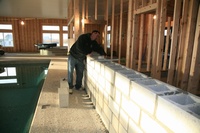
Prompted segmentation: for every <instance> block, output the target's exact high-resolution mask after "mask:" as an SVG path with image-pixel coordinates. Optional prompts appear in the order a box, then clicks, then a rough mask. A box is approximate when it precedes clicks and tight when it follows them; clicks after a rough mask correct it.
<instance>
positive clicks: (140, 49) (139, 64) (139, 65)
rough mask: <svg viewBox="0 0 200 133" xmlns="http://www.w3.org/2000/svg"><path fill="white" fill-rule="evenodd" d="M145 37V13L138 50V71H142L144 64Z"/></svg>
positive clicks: (142, 19) (141, 21)
mask: <svg viewBox="0 0 200 133" xmlns="http://www.w3.org/2000/svg"><path fill="white" fill-rule="evenodd" d="M143 39H144V14H141V17H140V37H139V52H138V69H137V70H138V71H141V66H142V47H143V42H144V41H143Z"/></svg>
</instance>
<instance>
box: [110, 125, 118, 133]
mask: <svg viewBox="0 0 200 133" xmlns="http://www.w3.org/2000/svg"><path fill="white" fill-rule="evenodd" d="M109 133H118V132H117V131H116V130H115V128H114V127H113V125H112V124H110V129H109Z"/></svg>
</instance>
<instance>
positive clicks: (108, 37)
mask: <svg viewBox="0 0 200 133" xmlns="http://www.w3.org/2000/svg"><path fill="white" fill-rule="evenodd" d="M110 32H111V26H108V27H107V48H110V39H111V38H110Z"/></svg>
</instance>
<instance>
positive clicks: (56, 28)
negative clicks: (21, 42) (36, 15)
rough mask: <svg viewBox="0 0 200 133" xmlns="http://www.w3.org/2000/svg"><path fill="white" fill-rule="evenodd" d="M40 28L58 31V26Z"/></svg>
mask: <svg viewBox="0 0 200 133" xmlns="http://www.w3.org/2000/svg"><path fill="white" fill-rule="evenodd" d="M42 30H52V31H59V30H60V29H59V26H42Z"/></svg>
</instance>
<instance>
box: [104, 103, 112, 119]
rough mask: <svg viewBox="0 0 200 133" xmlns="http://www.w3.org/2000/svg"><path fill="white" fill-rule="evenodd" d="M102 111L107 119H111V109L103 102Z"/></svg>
mask: <svg viewBox="0 0 200 133" xmlns="http://www.w3.org/2000/svg"><path fill="white" fill-rule="evenodd" d="M103 112H104V113H105V115H106V117H107V118H108V120H109V121H111V120H112V111H111V109H110V108H109V106H108V105H107V104H105V103H104V105H103Z"/></svg>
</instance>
